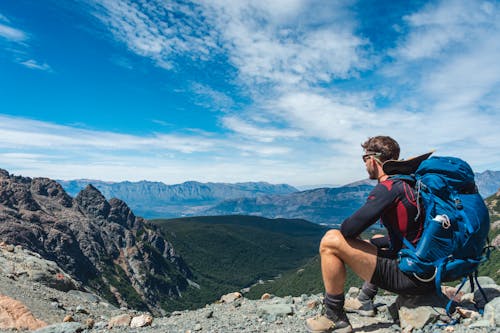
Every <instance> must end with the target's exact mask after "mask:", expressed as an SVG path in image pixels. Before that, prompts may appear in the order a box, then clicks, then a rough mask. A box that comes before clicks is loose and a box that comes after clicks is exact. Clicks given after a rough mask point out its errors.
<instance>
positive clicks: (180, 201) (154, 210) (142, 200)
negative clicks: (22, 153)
mask: <svg viewBox="0 0 500 333" xmlns="http://www.w3.org/2000/svg"><path fill="white" fill-rule="evenodd" d="M58 182H59V183H60V184H61V185H62V187H63V188H64V189H65V190H66V192H67V193H68V194H69V195H72V196H75V195H76V194H77V193H79V192H80V191H81V190H82V189H83V188H85V186H87V185H88V184H92V185H93V186H94V187H95V188H97V189H98V190H99V191H100V192H101V193H102V194H103V195H104V196H105V197H106V198H108V199H111V198H119V199H121V200H123V201H125V202H127V203H129V204H130V206H131V207H132V209H133V210H134V212H136V213H137V214H138V215H141V216H143V217H146V218H159V217H161V218H168V217H180V216H196V215H200V213H201V212H203V211H204V210H206V209H207V208H210V207H212V206H214V205H216V204H218V203H220V202H222V201H224V200H230V199H236V198H255V197H257V196H260V195H281V194H289V193H293V192H297V191H298V190H297V189H296V188H294V187H292V186H290V185H286V184H278V185H273V184H269V183H265V182H246V183H235V184H228V183H200V182H195V181H189V182H185V183H182V184H175V185H166V184H164V183H161V182H150V181H140V182H128V181H125V182H116V183H114V182H105V181H101V180H89V179H77V180H69V181H65V180H59V181H58Z"/></svg>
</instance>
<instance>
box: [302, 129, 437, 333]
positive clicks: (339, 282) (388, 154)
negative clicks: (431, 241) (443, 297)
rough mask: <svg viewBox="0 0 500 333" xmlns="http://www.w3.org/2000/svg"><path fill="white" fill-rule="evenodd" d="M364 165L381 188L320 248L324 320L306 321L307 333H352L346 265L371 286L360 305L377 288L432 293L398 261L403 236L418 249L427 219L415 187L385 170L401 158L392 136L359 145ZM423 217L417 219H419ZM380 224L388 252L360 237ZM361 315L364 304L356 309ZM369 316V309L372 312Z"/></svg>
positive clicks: (431, 288)
mask: <svg viewBox="0 0 500 333" xmlns="http://www.w3.org/2000/svg"><path fill="white" fill-rule="evenodd" d="M361 146H362V147H363V149H364V155H363V162H364V163H365V166H366V171H367V172H368V175H369V177H370V179H377V180H378V184H377V185H376V186H375V188H374V189H373V190H372V191H371V192H370V194H369V196H368V199H367V201H366V203H365V204H364V205H363V206H362V207H361V208H360V209H359V210H357V211H356V212H355V213H354V214H353V215H352V216H351V217H349V218H348V219H346V220H345V221H344V222H343V223H342V225H341V227H340V230H329V231H328V232H327V233H326V234H325V235H324V237H323V239H322V240H321V243H320V249H319V251H320V256H321V273H322V276H323V283H324V286H325V298H324V308H325V314H324V315H322V316H317V317H315V318H309V319H307V321H306V328H307V329H308V331H309V332H336V333H344V332H351V331H352V327H351V324H350V322H349V319H348V318H347V315H346V313H345V310H344V303H345V297H344V284H345V279H346V265H347V266H349V267H350V268H351V269H352V270H353V271H354V272H355V273H356V274H357V275H358V276H359V277H361V278H362V279H363V280H365V281H367V282H366V283H365V284H364V285H363V289H362V292H361V293H360V297H361V299H360V303H363V301H365V305H366V302H367V301H371V300H372V299H373V297H374V296H375V294H376V292H377V287H380V288H382V289H385V290H388V291H391V292H394V293H397V294H407V295H419V294H426V293H429V292H433V291H434V289H435V287H434V282H433V281H430V282H422V281H420V280H418V279H417V278H415V277H413V276H410V275H406V274H405V273H403V272H402V271H401V270H399V267H398V262H397V259H396V256H397V253H398V251H399V250H400V249H401V248H402V246H403V244H402V240H401V236H403V237H405V238H406V239H408V240H409V241H410V242H411V243H413V244H414V245H415V244H416V243H417V242H418V240H419V239H420V236H421V234H422V231H423V215H424V214H418V207H417V200H416V197H415V192H414V191H413V189H412V187H411V186H410V185H409V184H407V183H406V182H405V181H403V180H400V179H390V178H389V176H388V175H386V174H385V172H384V170H383V168H382V165H383V163H384V162H385V161H388V160H397V159H398V158H399V150H400V149H399V145H398V143H397V142H396V141H395V140H394V139H392V138H390V137H388V136H377V137H372V138H369V139H368V140H367V141H366V142H365V143H363V144H362V145H361ZM418 216H420V217H421V218H420V217H419V218H417V219H416V217H418ZM379 219H380V220H381V222H382V224H383V225H384V226H385V227H386V229H387V231H388V240H389V242H388V244H387V245H388V248H385V247H379V248H378V247H377V246H375V245H373V244H370V243H369V242H365V241H363V240H361V239H359V238H358V237H359V235H360V234H361V233H362V232H363V231H365V230H366V229H367V228H368V227H370V226H371V225H372V224H374V223H375V222H377V220H379ZM358 308H359V310H363V309H362V308H363V304H360V305H359V306H358ZM368 310H370V309H368Z"/></svg>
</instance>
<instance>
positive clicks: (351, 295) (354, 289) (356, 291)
mask: <svg viewBox="0 0 500 333" xmlns="http://www.w3.org/2000/svg"><path fill="white" fill-rule="evenodd" d="M358 295H359V288H357V287H351V288H349V291H348V292H347V294H346V295H345V297H346V298H356V297H358Z"/></svg>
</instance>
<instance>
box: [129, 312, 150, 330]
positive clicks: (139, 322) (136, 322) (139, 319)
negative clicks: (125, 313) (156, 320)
mask: <svg viewBox="0 0 500 333" xmlns="http://www.w3.org/2000/svg"><path fill="white" fill-rule="evenodd" d="M152 323H153V317H152V316H150V315H147V314H143V315H140V316H136V317H134V318H132V320H131V321H130V327H145V326H151V324H152Z"/></svg>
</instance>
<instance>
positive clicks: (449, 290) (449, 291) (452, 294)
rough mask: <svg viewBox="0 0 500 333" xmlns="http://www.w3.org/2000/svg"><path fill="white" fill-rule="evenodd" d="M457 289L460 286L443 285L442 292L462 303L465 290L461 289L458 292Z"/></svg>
mask: <svg viewBox="0 0 500 333" xmlns="http://www.w3.org/2000/svg"><path fill="white" fill-rule="evenodd" d="M457 290H458V288H454V287H450V286H442V287H441V292H442V293H443V295H445V296H446V297H448V298H449V299H452V298H453V300H454V301H455V302H457V303H460V302H461V301H462V297H463V296H464V294H465V292H464V291H462V290H460V291H459V292H458V293H457Z"/></svg>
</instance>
